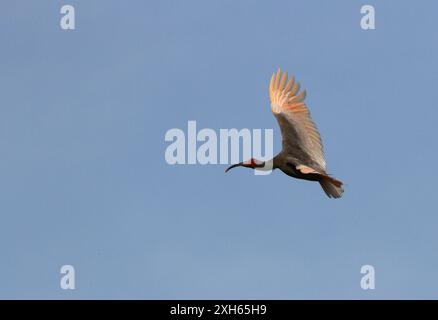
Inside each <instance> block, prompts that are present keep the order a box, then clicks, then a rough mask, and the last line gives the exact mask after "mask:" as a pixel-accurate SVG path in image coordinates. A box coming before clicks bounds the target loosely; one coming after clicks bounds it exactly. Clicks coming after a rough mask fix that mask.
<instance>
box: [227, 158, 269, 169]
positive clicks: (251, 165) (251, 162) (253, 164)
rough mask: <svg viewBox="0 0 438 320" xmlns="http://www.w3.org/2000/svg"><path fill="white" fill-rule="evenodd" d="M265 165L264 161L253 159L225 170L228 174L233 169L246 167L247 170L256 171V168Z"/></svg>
mask: <svg viewBox="0 0 438 320" xmlns="http://www.w3.org/2000/svg"><path fill="white" fill-rule="evenodd" d="M263 165H264V162H263V161H260V160H257V159H254V158H251V159H249V160H248V161H244V162H240V163H236V164H233V165H232V166H230V167H228V168H227V169H226V170H225V172H228V171H229V170H231V169H233V168H236V167H245V168H252V169H255V168H260V167H263Z"/></svg>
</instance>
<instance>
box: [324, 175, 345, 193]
mask: <svg viewBox="0 0 438 320" xmlns="http://www.w3.org/2000/svg"><path fill="white" fill-rule="evenodd" d="M319 183H320V184H321V187H322V190H324V192H325V193H326V195H327V196H328V197H329V198H340V197H341V196H342V193H343V192H344V189H343V188H342V181H339V180H336V179H334V178H332V177H329V176H326V175H324V176H322V179H321V180H319Z"/></svg>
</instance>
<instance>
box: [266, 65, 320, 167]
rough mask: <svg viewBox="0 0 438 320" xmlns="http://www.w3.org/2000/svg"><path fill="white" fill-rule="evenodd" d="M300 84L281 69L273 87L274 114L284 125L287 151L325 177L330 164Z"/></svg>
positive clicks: (270, 90) (284, 142) (284, 149)
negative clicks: (325, 157)
mask: <svg viewBox="0 0 438 320" xmlns="http://www.w3.org/2000/svg"><path fill="white" fill-rule="evenodd" d="M299 90H300V84H299V83H298V82H297V83H295V78H294V77H292V78H290V79H288V77H287V73H286V72H285V73H282V72H281V70H280V69H278V72H277V73H274V74H273V75H272V78H271V82H270V84H269V97H270V100H271V111H272V113H273V114H274V116H275V117H276V118H277V121H278V124H279V125H280V129H281V135H282V139H283V151H282V152H284V153H286V154H289V155H291V156H293V157H294V158H295V159H297V160H298V161H299V162H300V163H301V164H303V165H308V166H309V167H311V168H313V169H315V170H317V171H319V172H321V173H324V172H325V170H326V163H325V159H324V152H323V147H322V141H321V137H320V135H319V132H318V129H317V128H316V125H315V123H314V122H313V121H312V118H311V117H310V112H309V109H308V108H307V106H306V104H305V103H304V102H303V101H304V99H305V97H306V91H305V90H303V91H301V92H299Z"/></svg>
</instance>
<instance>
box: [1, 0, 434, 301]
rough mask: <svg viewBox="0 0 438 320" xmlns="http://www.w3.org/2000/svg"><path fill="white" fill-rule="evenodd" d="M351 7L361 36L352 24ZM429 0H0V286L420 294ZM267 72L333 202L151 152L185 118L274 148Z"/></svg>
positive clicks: (126, 293) (430, 77) (76, 293)
mask: <svg viewBox="0 0 438 320" xmlns="http://www.w3.org/2000/svg"><path fill="white" fill-rule="evenodd" d="M64 4H71V5H73V6H74V7H75V9H76V30H74V31H64V30H62V29H61V28H60V27H59V20H60V18H61V14H60V13H59V10H60V8H61V6H62V5H64ZM364 4H372V5H374V6H375V9H376V30H372V31H364V30H362V29H361V28H360V18H361V14H360V8H361V6H362V5H364ZM437 10H438V4H437V3H434V2H432V1H428V2H424V3H422V4H421V5H420V4H414V2H412V1H384V2H382V1H330V2H329V1H292V0H289V1H269V2H266V1H264V2H262V1H258V2H256V1H249V0H248V1H228V0H227V1H216V0H214V1H200V0H199V1H193V0H191V1H160V2H159V3H158V2H156V3H155V2H152V1H140V0H138V1H129V4H128V3H125V2H123V1H102V0H99V1H98V0H95V1H83V0H82V1H47V0H46V1H32V2H30V1H4V2H3V3H2V5H1V10H0V39H1V41H2V49H1V50H0V61H1V75H0V87H1V94H0V154H1V157H0V194H1V201H0V216H1V223H0V251H1V252H2V259H1V264H0V298H11V299H15V298H40V299H47V298H54V299H78V298H84V299H96V298H109V299H179V298H181V299H192V298H203V299H211V298H218V299H220V298H232V299H234V298H238V299H322V298H330V299H341V298H345V299H357V298H361V299H362V298H363V299H383V298H390V299H394V298H402V299H406V298H414V299H419V298H426V299H430V298H435V299H436V298H438V294H437V287H438V256H437V252H438V235H437V232H436V226H437V223H438V217H437V212H436V202H435V201H436V181H438V174H437V173H436V171H435V170H434V167H435V164H436V163H437V161H438V152H437V148H436V137H437V134H438V129H437V128H436V119H437V116H438V111H437V110H438V109H437V107H436V101H438V90H437V86H438V61H437V59H436V57H437V56H438V32H437V28H436V12H437ZM278 67H281V68H282V69H284V70H286V71H288V72H289V73H290V74H295V75H296V76H297V78H298V79H299V81H300V82H301V83H302V85H303V87H304V88H306V89H307V92H308V97H307V100H306V101H307V104H308V105H309V107H310V109H311V112H312V115H313V118H314V120H315V121H316V122H317V124H318V127H319V130H320V132H321V135H322V138H323V141H324V145H325V151H326V158H327V163H328V169H329V171H330V172H331V173H332V174H333V175H334V176H336V177H338V178H340V179H342V180H343V181H345V190H346V191H345V194H344V197H343V198H342V199H340V200H333V199H328V198H327V197H326V196H325V195H324V193H323V192H322V190H320V187H319V186H318V185H317V184H314V183H309V182H306V181H299V180H293V179H291V178H289V177H287V176H285V175H284V174H282V173H281V172H274V173H273V174H272V175H269V176H254V175H253V174H252V172H250V171H248V170H243V169H242V170H236V171H233V172H231V173H229V174H224V172H223V171H224V169H225V166H223V165H206V166H202V165H179V166H178V165H177V166H170V165H168V164H167V163H166V162H165V159H164V152H165V149H166V147H167V146H168V144H169V143H167V142H165V141H164V135H165V133H166V131H167V130H168V129H170V128H181V129H184V130H186V126H187V121H188V120H196V121H197V125H198V128H213V129H215V130H218V129H220V128H239V129H240V128H250V129H252V128H273V129H274V131H275V134H274V138H275V150H276V151H279V150H280V148H281V145H280V135H279V129H278V127H277V123H276V121H275V119H274V117H273V116H272V114H271V112H270V110H269V100H268V91H267V86H268V81H269V78H270V75H271V74H272V72H273V71H275V70H276V69H277V68H278ZM65 264H71V265H73V266H74V267H75V270H76V289H75V290H70V291H69V290H61V289H60V286H59V281H60V278H61V275H60V268H61V266H62V265H65ZM365 264H370V265H373V266H374V268H375V271H376V289H375V290H372V291H371V290H368V291H364V290H362V289H361V287H360V279H361V276H362V275H361V274H360V268H361V266H362V265H365Z"/></svg>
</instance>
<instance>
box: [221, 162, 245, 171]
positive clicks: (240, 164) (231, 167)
mask: <svg viewBox="0 0 438 320" xmlns="http://www.w3.org/2000/svg"><path fill="white" fill-rule="evenodd" d="M242 166H243V162H240V163H236V164H233V165H232V166H229V167H228V168H227V169H226V170H225V172H228V171H230V170H231V169H233V168H236V167H242Z"/></svg>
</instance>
